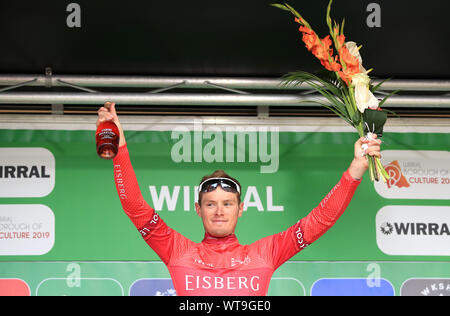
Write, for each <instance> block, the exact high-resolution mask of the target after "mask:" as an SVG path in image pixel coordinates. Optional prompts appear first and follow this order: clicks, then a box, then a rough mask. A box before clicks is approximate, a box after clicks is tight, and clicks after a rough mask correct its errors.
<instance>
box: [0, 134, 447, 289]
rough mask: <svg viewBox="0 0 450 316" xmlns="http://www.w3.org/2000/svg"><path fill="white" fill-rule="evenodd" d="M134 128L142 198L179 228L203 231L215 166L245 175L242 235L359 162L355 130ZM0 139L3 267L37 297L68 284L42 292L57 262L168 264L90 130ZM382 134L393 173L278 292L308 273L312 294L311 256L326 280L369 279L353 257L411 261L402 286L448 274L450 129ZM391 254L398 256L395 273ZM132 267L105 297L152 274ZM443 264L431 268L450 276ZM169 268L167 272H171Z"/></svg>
mask: <svg viewBox="0 0 450 316" xmlns="http://www.w3.org/2000/svg"><path fill="white" fill-rule="evenodd" d="M126 137H127V143H128V148H129V151H130V156H131V161H132V163H133V166H134V169H135V171H136V175H137V178H138V181H139V185H140V189H141V191H142V193H143V195H144V198H145V199H146V201H147V202H148V203H149V204H150V205H152V206H153V207H154V208H155V209H156V210H157V212H158V213H159V214H160V216H161V217H162V218H163V219H164V221H165V222H166V223H167V224H168V225H169V226H170V227H171V228H173V229H175V230H177V231H178V232H180V233H181V234H183V235H185V236H186V237H188V238H190V239H191V240H193V241H195V242H200V241H201V240H202V239H203V234H204V231H203V227H202V223H201V219H200V218H199V217H198V215H197V214H196V212H195V209H194V202H195V198H196V196H195V187H196V186H197V185H198V184H199V183H200V179H201V178H202V176H204V175H206V174H210V173H212V172H213V171H214V170H216V169H223V170H225V171H226V172H227V173H228V174H230V175H231V176H233V177H235V178H237V179H238V180H239V181H240V182H241V184H242V188H243V194H242V197H243V201H244V205H245V212H244V215H243V216H242V217H241V218H240V219H239V221H238V226H237V230H236V235H237V237H238V239H239V241H240V243H241V244H249V243H252V242H254V241H256V240H258V239H260V238H262V237H265V236H267V235H270V234H274V233H277V232H280V231H282V230H284V229H286V228H288V227H289V226H291V225H293V224H294V223H296V222H297V221H298V220H299V219H301V218H302V217H304V216H306V215H307V214H308V213H309V212H310V211H311V210H312V209H313V208H314V207H315V206H317V204H318V203H320V201H321V200H322V198H324V197H325V196H326V194H327V193H328V192H329V190H330V189H331V188H332V187H333V186H334V185H335V184H336V183H337V182H338V181H339V179H340V177H341V175H342V173H343V172H344V171H345V170H346V169H347V168H348V166H349V164H350V162H351V160H352V157H353V146H354V142H355V141H356V134H355V133H347V132H335V133H328V132H285V131H279V130H278V129H273V128H267V129H253V130H248V129H247V130H239V129H233V130H217V129H216V130H213V129H204V130H201V129H200V130H196V129H195V127H194V130H190V131H187V130H183V129H177V130H174V131H128V132H126ZM0 140H1V141H0V157H1V161H0V188H1V190H0V191H1V193H0V228H1V229H0V261H1V262H0V278H4V279H8V278H15V277H17V278H19V279H26V278H31V280H25V281H26V282H30V283H32V284H34V286H33V289H32V291H34V293H31V294H32V295H35V294H38V295H39V294H49V293H52V291H53V290H52V289H53V288H60V287H61V284H63V283H64V282H65V281H64V282H63V281H57V280H53V281H48V282H45V284H44V285H45V286H41V287H39V288H40V289H39V292H38V293H36V292H35V291H37V290H36V287H37V284H36V283H38V281H39V282H40V281H42V279H45V278H56V279H57V278H58V276H57V275H54V274H52V273H50V271H51V270H52V267H53V266H54V265H61V266H64V265H67V263H58V262H60V261H70V262H85V261H102V262H105V261H106V262H110V263H111V267H114V266H115V265H116V263H114V262H124V261H136V262H144V261H159V258H158V257H157V256H156V254H155V253H154V252H153V251H152V250H151V249H150V248H149V247H148V246H147V244H146V243H145V242H144V241H143V240H142V239H141V237H140V234H139V233H138V232H137V230H136V229H135V227H134V226H133V224H132V223H131V221H129V219H128V218H127V216H126V215H125V214H124V212H123V211H122V209H121V204H120V201H119V198H118V196H117V192H116V189H115V185H114V181H113V166H112V162H111V161H105V160H102V159H100V158H99V157H98V156H97V154H96V151H95V139H94V132H93V131H68V130H0ZM383 141H384V143H383V146H382V150H383V152H382V155H383V160H382V161H383V164H384V165H385V167H386V169H387V170H388V171H389V172H390V174H391V180H390V182H388V183H382V182H381V183H375V184H374V183H372V182H371V181H370V180H369V179H368V175H366V177H365V178H364V179H363V181H362V183H361V185H360V186H359V187H358V189H357V191H356V194H355V196H354V198H353V200H352V202H351V203H350V205H349V207H348V208H347V210H346V212H345V213H344V214H343V215H342V217H341V218H340V219H339V221H338V222H337V223H336V225H335V226H334V227H332V228H331V229H330V230H329V231H328V232H327V233H326V234H325V235H324V236H322V237H321V238H320V239H319V240H317V241H316V242H315V243H314V244H313V245H311V246H310V247H308V248H306V249H305V250H303V251H301V252H300V253H299V254H297V255H296V256H294V257H293V258H292V259H291V262H292V263H291V262H289V263H286V264H285V265H284V266H282V268H280V270H278V271H277V272H276V274H275V275H274V278H276V277H277V276H278V277H280V278H282V277H284V278H287V276H289V275H291V278H292V280H291V281H292V283H290V285H286V283H284V281H283V282H281V280H285V281H286V280H287V279H279V281H276V282H272V284H271V290H270V293H269V294H271V295H276V293H278V290H277V288H278V286H277V284H281V283H283V285H282V286H280V287H279V288H280V289H281V288H283V287H287V288H292V289H293V290H292V291H294V288H296V287H297V285H298V283H297V282H296V281H295V280H299V282H300V283H301V284H302V285H303V288H304V294H305V295H310V294H311V291H312V288H313V286H312V284H313V281H312V280H311V279H308V280H307V281H306V279H305V278H306V276H305V275H306V274H302V276H298V275H297V274H296V272H295V271H296V270H297V269H304V267H307V268H308V269H313V270H314V269H317V271H318V272H317V273H314V274H313V278H316V279H320V278H329V277H330V278H331V277H332V276H333V275H334V276H335V277H336V278H338V277H358V278H367V275H368V273H367V271H366V272H365V274H364V273H359V272H358V273H356V274H355V273H351V272H352V271H353V270H352V269H351V268H348V269H347V268H345V271H347V272H345V273H341V272H339V271H340V270H339V269H338V267H341V266H346V267H347V266H352V265H355V266H356V267H357V268H358V269H360V270H361V269H365V267H367V265H368V264H369V262H378V263H377V264H379V265H380V266H381V268H382V271H384V270H388V271H400V270H403V267H406V266H408V267H411V268H408V270H407V271H412V272H408V273H406V272H405V274H404V276H403V279H402V277H399V278H396V279H395V281H392V280H390V282H395V285H394V289H395V293H396V294H399V291H400V290H399V289H400V286H401V284H402V282H404V281H406V279H407V278H410V277H412V276H414V275H415V276H417V277H426V275H425V274H424V268H423V267H427V266H428V265H430V266H432V267H439V268H438V270H437V271H441V272H442V271H449V269H448V267H449V265H448V258H449V256H450V249H449V247H450V246H449V245H450V231H449V227H450V196H449V192H450V190H449V189H450V180H449V179H450V174H449V171H450V154H449V152H448V144H449V143H450V135H449V134H439V133H414V134H403V133H386V134H385V135H384V137H383ZM19 261H20V262H21V263H19ZM35 261H39V262H40V263H39V264H38V263H35ZM324 261H327V262H330V263H327V264H325V265H326V266H327V268H326V269H325V270H323V269H322V268H320V267H321V264H317V265H315V263H317V262H324ZM388 261H389V262H397V263H398V264H397V265H395V268H393V269H394V270H392V269H391V268H390V267H391V266H390V265H389V264H388V263H387V262H388ZM27 262H29V264H30V265H32V267H33V268H36V267H37V266H39V269H38V271H39V273H37V275H36V276H34V277H31V276H30V275H24V276H23V278H22V277H21V273H18V272H17V269H16V266H20V265H28V263H27ZM332 262H336V264H335V265H334V264H333V263H332ZM337 262H348V263H346V264H344V263H337ZM352 262H353V263H352ZM357 262H364V263H357ZM432 262H435V263H432ZM47 263H48V264H47ZM293 263H296V265H295V268H294V265H293ZM117 264H118V263H117ZM83 265H85V264H83ZM142 265H146V264H145V263H142ZM86 266H89V264H88V263H86ZM125 266H127V267H129V268H130V269H131V270H133V269H135V268H134V266H133V265H132V264H130V265H125ZM27 267H28V266H27ZM41 267H44V268H41ZM385 267H386V268H385ZM108 269H109V268H108ZM111 269H113V270H114V269H115V268H111ZM145 270H146V271H147V270H149V271H150V270H151V269H147V268H145ZM425 270H427V269H425ZM46 271H49V273H47V272H46ZM96 271H97V270H96ZM99 271H100V270H99ZM120 271H122V270H120ZM165 271H166V270H165ZM324 271H325V272H324ZM122 272H123V271H122ZM95 273H97V272H95ZM95 273H91V274H90V275H89V277H90V278H95V277H94V276H95ZM128 273H131V274H130V275H129V276H128V277H127V280H128V281H126V282H122V281H120V282H118V283H120V284H121V285H120V286H119V285H118V284H117V283H116V282H115V281H114V280H110V279H116V278H118V273H112V274H114V277H113V276H109V277H108V276H107V275H104V276H102V278H103V279H105V280H104V281H102V282H100V281H92V284H94V283H95V284H99V285H98V287H99V288H105V289H106V288H108V290H105V294H112V295H121V294H124V295H128V294H130V293H129V288H130V284H129V283H130V282H132V281H131V280H137V279H140V278H145V275H146V274H145V273H143V274H142V275H141V274H139V273H137V274H134V272H131V271H130V272H128ZM149 273H150V272H149ZM302 273H303V272H302ZM150 274H151V273H150ZM437 274H438V275H433V277H436V278H438V277H440V278H448V277H450V276H449V275H448V274H445V273H437ZM444 274H445V275H444ZM381 275H382V274H381ZM60 277H61V276H60ZM66 277H67V275H66V276H64V278H66ZM147 277H150V276H147ZM151 277H153V278H156V277H155V276H154V274H152V276H151ZM159 277H160V278H162V279H164V278H169V276H168V273H167V272H164V273H161V276H159ZM33 278H40V279H41V280H38V279H33ZM294 279H295V280H294ZM61 282H63V283H61ZM277 282H278V283H277ZM286 282H288V281H286ZM123 283H126V284H125V285H124V284H123ZM320 284H321V283H320ZM95 286H97V285H95ZM75 290H76V289H75ZM75 290H74V291H75ZM40 291H42V292H40ZM279 291H281V290H279ZM54 293H56V294H62V292H60V291H59V290H54ZM71 293H73V294H77V292H76V291H75V292H71ZM80 293H81V292H80ZM279 293H282V292H279Z"/></svg>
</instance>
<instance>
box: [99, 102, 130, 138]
mask: <svg viewBox="0 0 450 316" xmlns="http://www.w3.org/2000/svg"><path fill="white" fill-rule="evenodd" d="M97 114H98V118H97V127H98V126H99V125H100V123H103V122H106V121H113V122H114V123H115V124H116V125H117V127H118V128H119V132H120V141H119V147H121V146H123V145H125V144H126V141H125V135H124V133H123V128H122V125H121V124H120V121H119V117H118V116H117V113H116V104H115V103H114V102H106V103H105V104H104V106H102V107H101V108H100V109H98V111H97Z"/></svg>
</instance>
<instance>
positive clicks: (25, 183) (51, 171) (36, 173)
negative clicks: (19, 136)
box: [0, 147, 55, 198]
mask: <svg viewBox="0 0 450 316" xmlns="http://www.w3.org/2000/svg"><path fill="white" fill-rule="evenodd" d="M54 187H55V157H54V156H53V154H52V153H51V152H50V151H49V150H48V149H46V148H8V147H3V148H0V198H2V197H44V196H47V195H48V194H50V193H51V192H52V191H53V188H54Z"/></svg>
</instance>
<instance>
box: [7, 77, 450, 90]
mask: <svg viewBox="0 0 450 316" xmlns="http://www.w3.org/2000/svg"><path fill="white" fill-rule="evenodd" d="M49 81H50V82H49ZM61 81H62V82H64V83H66V85H67V83H70V84H73V85H77V86H81V87H110V88H114V87H117V88H118V87H121V88H164V87H168V86H172V85H177V84H179V83H180V82H183V88H189V89H215V88H216V87H215V85H216V86H222V87H227V88H230V89H250V90H310V89H311V88H310V87H309V86H307V85H304V86H303V85H298V86H287V87H286V86H282V85H281V79H280V78H219V77H204V78H203V77H202V78H199V77H149V76H94V75H83V76H79V75H54V74H52V75H51V77H50V78H49V76H45V75H14V74H10V75H8V74H3V75H0V86H12V85H18V84H23V83H27V85H28V86H42V87H45V86H49V85H51V86H64V84H63V83H61ZM380 81H381V80H373V84H377V83H378V82H380ZM382 90H402V91H446V92H448V91H450V80H414V79H411V80H403V79H401V80H399V79H392V80H389V81H387V82H385V83H384V84H383V85H382Z"/></svg>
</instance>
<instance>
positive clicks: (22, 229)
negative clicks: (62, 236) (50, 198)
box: [0, 204, 55, 256]
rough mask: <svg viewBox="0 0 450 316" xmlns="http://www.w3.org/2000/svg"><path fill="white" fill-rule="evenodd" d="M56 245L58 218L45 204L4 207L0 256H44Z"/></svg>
mask: <svg viewBox="0 0 450 316" xmlns="http://www.w3.org/2000/svg"><path fill="white" fill-rule="evenodd" d="M54 243H55V215H54V214H53V211H52V210H51V209H50V208H49V207H47V206H45V205H42V204H3V205H2V204H0V255H2V256H14V255H43V254H46V253H47V252H49V251H50V250H51V249H52V248H53V245H54Z"/></svg>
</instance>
